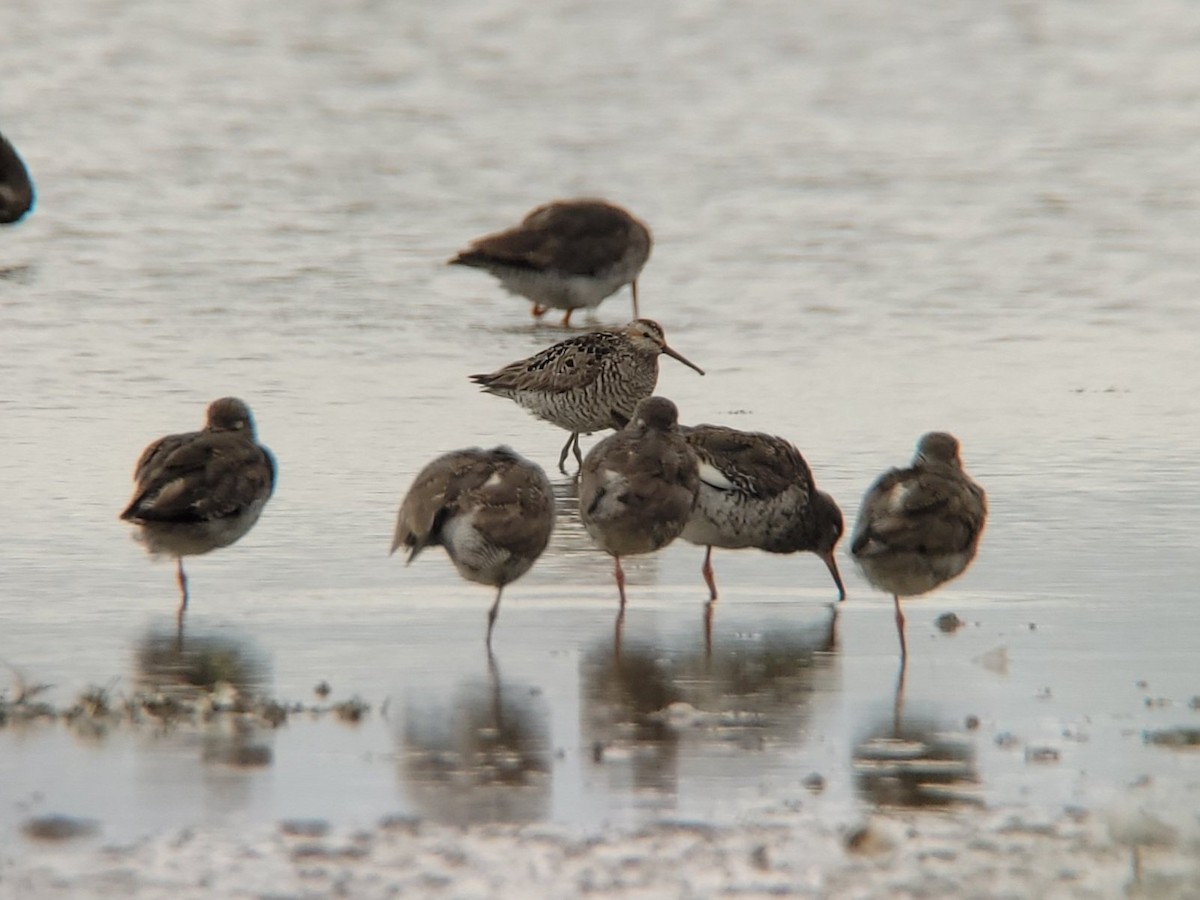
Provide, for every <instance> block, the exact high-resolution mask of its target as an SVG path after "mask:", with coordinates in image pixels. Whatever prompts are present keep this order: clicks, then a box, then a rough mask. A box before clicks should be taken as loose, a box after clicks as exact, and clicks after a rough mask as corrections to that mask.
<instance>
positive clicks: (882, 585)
mask: <svg viewBox="0 0 1200 900" xmlns="http://www.w3.org/2000/svg"><path fill="white" fill-rule="evenodd" d="M986 521H987V496H986V495H985V494H984V491H983V488H981V487H980V486H979V485H977V484H976V483H975V482H974V481H972V480H971V478H970V477H969V476H968V475H967V473H966V472H964V471H963V466H962V460H961V459H960V458H959V455H958V439H957V438H955V437H954V435H952V434H947V433H945V432H941V431H932V432H930V433H929V434H926V435H924V436H923V437H922V438H921V439H920V441H918V442H917V453H916V456H915V457H914V458H913V463H912V465H911V466H910V467H909V468H907V469H891V470H890V471H888V472H885V473H884V474H883V475H881V476H880V477H879V478H878V480H876V482H875V483H874V484H873V485H871V487H870V489H869V490H868V491H867V493H866V496H864V497H863V502H862V508H861V509H860V510H859V512H858V521H857V522H856V523H855V525H854V535H853V537H852V538H851V541H850V554H851V556H853V557H854V560H855V562H857V563H858V566H859V568H860V569H861V570H862V573H863V575H865V576H866V578H867V580H868V581H869V582H871V584H873V585H875V587H877V588H879V589H880V590H882V591H887V592H888V593H890V594H891V595H892V600H893V602H894V603H895V605H896V631H897V632H898V633H899V635H900V658H901V661H902V665H903V661H904V660H906V659H907V658H908V644H907V642H906V641H905V639H904V613H903V612H901V610H900V598H901V597H914V596H917V595H918V594H924V593H927V592H929V591H932V590H933V589H934V588H936V587H938V586H939V585H941V584H944V583H945V582H947V581H949V580H950V579H951V578H955V577H957V576H959V575H961V574H962V573H963V572H964V571H965V570H966V568H967V566H968V565H970V563H971V560H972V559H974V558H975V551H976V550H977V549H978V548H979V538H980V535H982V534H983V527H984V524H985V522H986ZM901 684H903V668H902V669H901ZM898 693H899V692H898Z"/></svg>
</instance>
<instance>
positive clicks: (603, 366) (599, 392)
mask: <svg viewBox="0 0 1200 900" xmlns="http://www.w3.org/2000/svg"><path fill="white" fill-rule="evenodd" d="M663 353H665V354H667V356H670V357H672V358H673V359H677V360H679V361H680V362H681V363H683V364H684V365H685V366H688V367H690V368H692V369H695V370H696V371H697V372H699V373H700V374H701V375H703V374H704V370H703V369H701V368H700V367H699V366H697V365H696V364H695V363H693V362H692V361H691V360H689V359H687V358H685V357H684V356H682V355H681V354H679V353H677V352H675V351H674V350H673V349H671V348H670V347H669V346H667V339H666V337H665V336H664V335H663V330H662V326H661V325H659V324H658V323H657V322H654V321H652V320H650V319H634V320H633V321H632V322H630V323H629V324H628V325H626V326H625V327H624V328H622V329H620V330H618V331H592V332H589V333H587V334H581V335H578V336H577V337H573V338H568V339H567V340H565V341H559V342H558V343H557V344H554V345H553V346H550V347H547V348H546V349H545V350H543V351H541V352H540V353H536V354H534V355H533V356H531V357H529V358H528V359H520V360H517V361H516V362H513V363H509V364H508V365H507V366H505V367H504V368H502V369H497V370H496V371H495V372H492V373H490V374H488V375H472V376H471V380H472V381H473V382H475V383H476V384H478V385H480V386H481V387H482V388H483V390H484V391H486V392H487V393H489V394H495V395H496V396H497V397H506V398H507V399H509V400H512V401H513V402H515V403H516V404H517V405H518V406H522V407H524V408H525V409H527V410H529V411H530V412H531V413H533V414H534V415H535V416H537V417H538V418H539V419H544V420H545V421H547V422H550V423H551V424H553V425H557V426H558V427H559V428H565V429H566V430H567V431H569V432H571V436H570V437H569V438H567V443H566V444H565V445H563V449H562V453H561V454H559V457H558V470H559V471H560V472H562V473H563V474H564V475H565V474H567V469H566V466H565V463H566V460H567V453H569V452H570V451H571V450H572V449H574V451H575V459H576V461H577V462H579V463H580V465H582V464H583V457H582V454H581V453H580V452H579V435H581V434H591V433H592V432H593V431H603V430H605V429H608V428H622V427H624V425H625V423H627V422H628V421H629V419H630V417H631V416H632V415H633V409H634V407H635V406H637V403H638V401H639V400H642V399H644V398H646V397H649V396H650V395H651V394H652V393H654V386H655V385H656V384H657V383H658V357H659V356H660V355H661V354H663Z"/></svg>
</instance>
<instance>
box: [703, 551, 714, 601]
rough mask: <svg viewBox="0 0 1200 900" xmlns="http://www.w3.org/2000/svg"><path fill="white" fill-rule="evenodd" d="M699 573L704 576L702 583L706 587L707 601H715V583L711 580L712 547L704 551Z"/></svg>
mask: <svg viewBox="0 0 1200 900" xmlns="http://www.w3.org/2000/svg"><path fill="white" fill-rule="evenodd" d="M700 573H701V574H702V575H703V576H704V583H705V584H707V585H708V599H709V601H712V600H716V599H717V582H716V580H715V579H714V578H713V567H712V547H708V548H706V549H705V551H704V565H702V566H701V567H700Z"/></svg>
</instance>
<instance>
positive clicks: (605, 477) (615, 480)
mask: <svg viewBox="0 0 1200 900" xmlns="http://www.w3.org/2000/svg"><path fill="white" fill-rule="evenodd" d="M678 421H679V412H678V410H677V409H676V408H675V404H674V403H672V402H671V401H670V400H667V399H666V398H665V397H648V398H647V399H645V400H642V401H641V402H640V403H639V404H638V405H637V408H636V409H635V410H634V413H633V417H632V418H631V419H630V421H629V424H627V425H626V426H625V427H624V428H622V429H621V430H620V431H618V432H617V433H616V434H614V435H610V436H609V437H606V438H605V439H604V440H602V441H601V442H600V443H598V444H597V445H596V446H595V447H593V448H592V450H591V452H589V453H588V455H587V458H586V459H585V460H584V461H583V469H582V470H581V472H580V476H579V516H580V519H581V520H582V521H583V527H584V528H585V529H586V530H587V533H588V534H589V535H591V538H592V540H593V541H595V542H596V545H597V546H598V547H600V549H601V550H603V551H605V552H606V553H608V554H609V555H610V556H612V557H613V573H614V576H615V577H616V581H617V591H618V593H619V595H620V598H621V608H622V609H624V608H625V573H624V571H623V570H622V569H621V557H622V556H632V555H636V554H642V553H653V552H654V551H655V550H659V549H661V548H663V547H665V546H666V545H667V544H669V543H671V541H673V540H675V538H677V537H679V535H680V534H681V533H682V532H683V529H684V526H685V525H686V524H687V521H688V518H689V517H690V516H691V513H692V507H693V506H694V505H695V502H696V492H697V490H698V489H699V486H700V474H699V465H698V463H697V461H696V455H695V454H694V453H693V452H692V450H691V448H690V447H688V444H687V441H686V440H684V438H683V435H682V434H680V433H679V427H678Z"/></svg>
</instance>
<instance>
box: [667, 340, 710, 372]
mask: <svg viewBox="0 0 1200 900" xmlns="http://www.w3.org/2000/svg"><path fill="white" fill-rule="evenodd" d="M662 352H663V353H665V354H667V356H669V357H671V359H677V360H679V361H680V362H681V363H683V364H684V365H685V366H687V367H688V368H689V369H695V370H696V371H697V372H699V373H700V374H701V375H703V374H704V370H703V369H702V368H700V367H699V366H698V365H696V364H695V363H694V362H692V361H691V360H690V359H688V358H687V357H686V356H684V355H683V354H682V353H676V352H675V351H674V350H672V349H671V348H670V347H668V346H667V345H666V344H663V346H662Z"/></svg>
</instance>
